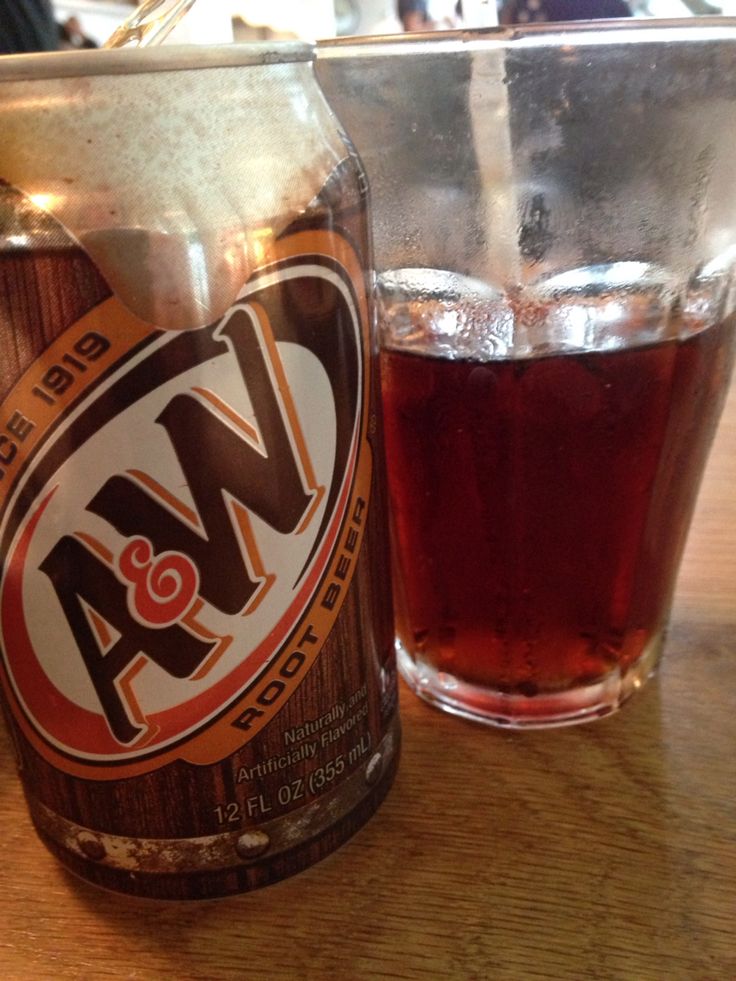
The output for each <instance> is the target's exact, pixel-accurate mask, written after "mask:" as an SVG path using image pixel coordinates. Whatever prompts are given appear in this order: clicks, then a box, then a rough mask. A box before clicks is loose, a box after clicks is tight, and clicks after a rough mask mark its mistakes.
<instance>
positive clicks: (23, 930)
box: [0, 388, 736, 981]
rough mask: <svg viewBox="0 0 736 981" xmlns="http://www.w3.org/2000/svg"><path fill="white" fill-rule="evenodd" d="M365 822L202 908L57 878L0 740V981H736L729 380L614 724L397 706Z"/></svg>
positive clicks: (407, 703) (735, 410) (732, 412)
mask: <svg viewBox="0 0 736 981" xmlns="http://www.w3.org/2000/svg"><path fill="white" fill-rule="evenodd" d="M402 708H403V720H404V739H405V742H404V754H403V762H402V766H401V769H400V772H399V777H398V779H397V782H396V784H395V786H394V789H393V790H392V792H391V793H390V795H389V797H388V800H387V801H386V803H385V804H384V805H383V807H382V808H381V810H380V811H379V813H378V815H377V816H376V817H375V818H374V819H373V820H372V821H371V822H370V823H369V824H368V826H367V827H366V828H365V829H364V830H363V831H361V832H360V834H358V835H357V837H356V838H354V839H353V840H352V841H351V842H349V843H348V844H347V845H345V846H344V847H343V848H342V849H340V851H339V852H337V853H336V854H334V855H332V856H331V857H330V858H328V859H327V860H325V861H324V862H322V863H321V864H320V865H318V866H317V867H314V868H312V869H310V870H309V871H308V872H306V873H302V874H301V875H299V876H297V877H296V878H293V879H291V880H289V881H286V882H284V883H281V884H279V885H276V886H271V887H270V888H268V889H265V890H262V891H261V892H258V893H253V894H251V895H249V896H242V897H238V898H235V899H227V900H221V901H216V902H211V903H208V904H191V905H181V904H162V905H158V904H156V903H153V902H150V901H149V902H140V901H136V900H132V899H128V898H126V897H118V896H115V895H108V894H106V893H103V892H100V891H98V890H96V889H94V888H92V887H90V886H88V885H86V884H84V883H81V882H77V881H76V880H75V879H73V878H72V877H71V876H69V875H68V874H67V873H66V872H65V871H64V870H63V869H62V868H61V867H60V866H59V865H57V863H56V862H55V861H54V860H53V859H52V858H51V857H50V856H49V855H48V854H47V853H46V851H45V850H44V848H43V847H42V846H41V845H40V844H39V842H38V841H37V840H36V838H35V836H34V833H33V831H32V829H31V826H30V824H29V821H28V819H27V817H26V813H25V808H24V803H23V799H22V795H21V791H20V788H19V786H18V783H17V780H16V777H15V774H14V772H13V765H12V761H11V754H10V751H9V747H8V745H7V741H6V740H5V739H4V738H3V740H2V742H0V828H1V829H2V833H1V835H0V867H1V868H2V880H1V882H2V886H1V887H0V977H2V978H3V979H10V981H16V979H32V981H43V979H54V981H56V979H61V978H75V979H97V978H100V979H104V978H128V979H135V981H148V979H158V978H167V979H168V978H171V979H175V981H180V979H190V978H191V979H203V981H216V979H219V978H247V979H250V978H253V979H258V981H260V979H271V978H279V979H280V978H283V979H292V978H294V979H301V978H307V979H322V978H325V979H351V981H352V979H365V978H390V979H401V978H442V979H445V978H451V979H455V978H457V979H463V981H464V979H469V981H476V979H485V978H488V979H492V981H496V979H498V981H507V979H508V981H526V979H529V981H535V979H542V978H553V979H571V981H588V979H594V981H607V979H624V981H647V979H657V981H676V979H687V981H710V979H729V981H730V979H734V978H736V923H735V919H736V803H735V801H734V791H735V789H736V388H734V389H733V390H732V393H731V398H730V401H729V404H728V406H727V409H726V413H725V415H724V418H723V421H722V424H721V428H720V431H719V435H718V438H717V442H716V445H715V447H714V451H713V454H712V457H711V464H710V467H709V471H708V474H707V477H706V481H705V484H704V487H703V491H702V494H701V498H700V503H699V508H698V513H697V515H696V519H695V526H694V530H693V533H692V535H691V538H690V542H689V546H688V550H687V555H686V558H685V562H684V566H683V569H682V574H681V577H680V583H679V588H678V593H677V598H676V603H675V608H674V614H673V622H672V629H671V634H670V640H669V644H668V648H667V652H666V655H665V662H664V664H663V668H662V671H661V675H660V678H659V680H658V681H656V682H653V683H652V684H650V685H649V686H648V687H647V688H646V689H645V690H644V691H643V692H642V693H640V694H639V695H638V696H637V697H636V698H635V699H633V700H632V701H631V702H630V703H629V704H628V705H627V706H626V707H625V708H624V710H623V711H622V712H621V713H620V714H618V715H617V716H614V717H612V718H609V719H606V720H602V721H599V722H596V723H594V724H592V725H587V726H583V727H579V728H573V729H560V730H555V731H551V732H546V733H531V734H523V735H519V734H511V733H503V732H496V731H491V730H485V729H483V728H480V727H476V726H475V725H472V724H470V723H465V722H462V721H459V720H457V719H453V718H451V717H449V716H445V715H443V714H441V713H439V712H437V711H435V710H433V709H431V708H428V707H427V706H425V705H423V704H422V703H420V702H419V701H417V700H416V699H415V698H414V697H413V696H411V695H410V694H409V693H408V692H406V691H404V692H403V698H402Z"/></svg>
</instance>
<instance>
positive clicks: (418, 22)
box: [0, 0, 736, 47]
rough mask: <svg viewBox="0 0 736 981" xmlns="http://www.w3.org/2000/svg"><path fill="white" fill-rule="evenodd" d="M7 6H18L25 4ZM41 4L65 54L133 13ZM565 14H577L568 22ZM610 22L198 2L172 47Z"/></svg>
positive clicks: (537, 12) (75, 2)
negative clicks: (555, 22)
mask: <svg viewBox="0 0 736 981" xmlns="http://www.w3.org/2000/svg"><path fill="white" fill-rule="evenodd" d="M11 2H12V3H13V5H14V6H15V5H18V6H22V5H23V3H24V2H25V0H11ZM45 2H47V3H50V6H51V8H52V10H53V15H54V17H55V20H56V22H57V24H59V25H60V27H61V44H62V46H64V47H84V46H91V45H98V44H101V43H102V42H103V41H104V40H105V38H107V37H108V36H109V35H110V34H111V33H112V30H113V29H114V28H115V26H117V25H118V24H119V23H120V21H121V20H122V19H123V18H124V17H125V16H126V15H127V14H128V13H129V12H130V8H131V6H135V5H136V2H135V0H126V2H124V0H45ZM622 2H624V3H625V2H626V0H622ZM555 4H556V5H555ZM561 4H562V6H561ZM0 7H2V3H1V2H0ZM563 7H564V9H563ZM570 9H573V10H575V9H577V11H578V12H577V13H576V14H574V15H573V16H572V17H571V16H569V12H570ZM560 10H562V14H561V13H560ZM628 12H629V13H630V14H631V15H632V16H634V17H688V16H693V15H706V14H726V15H734V16H736V0H628ZM612 15H613V16H618V15H619V14H618V13H616V11H615V8H611V7H610V5H609V4H608V0H578V2H577V4H576V0H498V2H496V0H462V2H461V3H460V4H458V3H457V2H456V0H200V2H199V3H198V4H197V5H196V6H195V7H194V9H193V10H192V12H191V13H190V14H189V16H188V17H187V18H186V19H185V22H184V23H183V24H182V25H181V26H180V27H179V28H177V30H176V31H175V32H174V35H172V38H171V41H173V42H177V41H178V42H180V43H181V42H184V43H202V44H207V43H218V42H227V41H232V40H235V41H251V40H268V39H289V38H303V39H307V40H314V39H317V38H323V37H332V36H335V35H347V34H384V33H397V32H400V31H402V30H404V29H427V28H429V29H431V28H438V29H442V28H447V27H461V26H467V27H478V26H487V25H491V24H495V23H498V22H499V20H500V21H501V22H517V23H523V22H528V21H535V20H562V19H564V20H569V19H587V18H589V17H594V16H612ZM0 21H1V17H0ZM0 30H1V24H0Z"/></svg>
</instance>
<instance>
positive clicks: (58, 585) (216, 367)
mask: <svg viewBox="0 0 736 981" xmlns="http://www.w3.org/2000/svg"><path fill="white" fill-rule="evenodd" d="M367 322H368V320H367V308H366V300H365V284H364V274H363V270H362V269H361V266H360V263H359V260H358V258H357V256H356V255H355V253H354V251H353V250H352V248H351V246H350V245H349V244H348V243H347V242H346V241H345V240H344V239H343V238H342V237H340V236H338V235H336V234H335V233H332V232H328V231H305V232H299V233H296V234H294V235H292V236H290V237H288V238H286V239H284V240H283V241H282V242H281V243H280V244H279V245H278V246H277V249H276V251H275V252H274V254H272V255H271V256H270V257H269V261H268V263H267V264H266V265H264V267H263V268H262V269H261V270H260V271H259V272H258V273H257V274H256V275H255V276H254V277H253V278H252V279H251V280H250V281H249V282H248V284H247V286H246V287H245V288H244V290H243V292H242V294H241V296H240V297H239V298H238V300H237V302H236V303H235V304H234V306H233V307H232V308H231V309H230V310H229V311H228V313H227V314H226V315H225V316H224V317H223V318H222V319H221V320H220V321H219V322H218V323H216V324H214V325H212V326H210V327H206V328H201V329H197V330H192V331H184V332H170V331H162V330H158V329H156V328H153V327H151V325H149V324H147V323H144V322H143V321H140V320H138V319H137V318H136V317H135V316H134V315H133V314H131V313H130V312H129V311H128V310H127V308H126V307H124V306H123V305H122V304H121V303H120V301H119V300H117V299H116V298H115V297H111V298H109V299H107V300H105V301H104V302H102V303H101V304H100V305H99V306H97V307H95V308H94V309H93V310H92V311H90V312H89V313H88V314H87V315H85V316H84V317H83V318H82V319H81V320H79V321H78V322H77V323H76V324H75V325H74V326H73V327H72V328H70V329H69V330H67V331H65V332H64V333H63V334H62V335H61V336H59V337H58V338H57V339H56V340H55V341H54V342H53V343H52V344H51V345H50V346H49V347H48V348H47V349H46V351H45V352H44V353H43V355H42V357H41V358H40V359H39V360H37V361H36V362H34V363H33V365H32V366H31V367H30V369H29V370H28V371H26V373H25V374H24V375H23V377H22V378H21V379H20V380H19V382H18V383H17V384H16V385H15V387H14V388H13V389H12V390H11V391H10V393H9V394H8V396H7V397H6V399H5V400H4V402H3V404H2V406H0V515H1V521H2V524H1V526H0V541H1V546H2V554H3V555H4V556H5V564H4V568H3V573H2V580H1V581H0V632H1V634H2V656H3V665H2V667H3V674H4V678H3V680H4V682H5V686H6V690H7V695H8V699H9V702H10V704H11V707H12V709H13V711H14V715H15V718H16V720H17V722H18V724H19V725H20V726H21V728H22V730H23V732H24V733H25V735H26V737H27V738H28V740H29V741H30V742H31V743H32V745H33V746H34V747H35V748H36V749H37V750H38V752H39V753H40V754H41V755H42V756H43V757H44V758H45V759H46V760H47V761H48V762H49V763H51V764H52V765H53V766H55V767H56V768H58V769H60V770H62V771H64V772H66V773H69V774H71V775H73V776H79V777H87V778H91V779H95V780H106V779H116V780H117V779H121V778H123V777H128V776H133V775H139V774H143V773H147V772H149V771H152V770H156V769H158V768H160V767H162V766H164V765H165V764H167V763H170V762H171V761H173V760H177V759H181V760H185V761H187V762H190V763H195V764H210V763H214V762H217V761H219V760H222V759H224V758H225V757H227V756H228V755H230V754H231V753H233V752H234V751H235V750H237V749H238V748H240V747H242V746H243V745H245V743H247V742H248V741H249V740H250V739H251V738H252V737H253V736H254V735H255V734H256V733H258V732H259V731H260V730H261V729H263V727H264V726H266V725H267V724H268V723H269V722H270V721H271V720H272V719H273V717H274V716H275V714H276V713H277V712H279V710H280V709H281V708H282V707H283V706H284V704H285V703H286V701H288V699H289V698H290V696H291V695H292V693H293V692H294V691H295V690H296V688H297V687H298V686H299V684H300V683H301V681H302V680H303V678H304V676H305V674H306V673H307V671H308V670H309V668H310V667H311V666H312V664H313V663H314V661H315V659H316V658H317V656H318V654H319V652H320V649H321V648H322V645H323V644H324V642H325V640H326V639H327V636H328V635H329V633H330V631H331V629H332V626H333V624H334V622H335V620H336V618H337V615H338V613H339V611H340V608H341V605H342V603H343V600H344V599H345V596H346V594H347V591H348V586H349V584H350V582H351V579H352V577H353V573H354V571H355V568H356V563H357V558H358V554H359V551H360V548H361V542H362V539H363V533H364V528H365V521H366V517H367V509H368V505H369V495H370V487H371V476H372V457H371V448H370V445H369V442H368V433H367V428H368V419H369V412H368V405H369V398H370V393H369V390H368V389H369V383H370V373H369V371H368V370H367V368H368V363H369V350H368V347H367V345H368V340H367V328H366V325H367Z"/></svg>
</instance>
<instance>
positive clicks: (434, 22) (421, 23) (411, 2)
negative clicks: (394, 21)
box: [398, 0, 462, 31]
mask: <svg viewBox="0 0 736 981" xmlns="http://www.w3.org/2000/svg"><path fill="white" fill-rule="evenodd" d="M398 13H399V19H400V20H401V25H402V27H403V28H404V30H405V31H444V30H448V29H449V28H453V27H458V26H459V18H461V17H462V0H458V2H457V3H456V4H454V5H453V4H452V3H448V2H445V3H444V4H443V3H441V2H438V0H434V2H430V0H398Z"/></svg>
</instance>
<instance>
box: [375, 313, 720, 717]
mask: <svg viewBox="0 0 736 981" xmlns="http://www.w3.org/2000/svg"><path fill="white" fill-rule="evenodd" d="M733 336H734V319H733V318H730V319H729V320H727V321H725V322H723V323H719V324H716V325H714V326H710V327H708V328H707V329H702V330H698V331H695V332H692V331H691V333H690V336H688V337H687V338H686V339H684V340H677V339H671V340H666V341H664V342H663V343H657V344H652V345H650V346H643V347H635V348H629V349H621V350H615V351H609V352H594V353H581V354H577V353H573V354H559V355H551V356H544V357H536V358H529V359H526V360H498V361H485V362H483V361H471V360H446V359H441V358H437V357H427V356H422V355H421V354H417V353H407V352H399V351H397V350H386V351H384V353H383V355H382V361H383V363H382V369H383V396H384V411H385V425H386V444H387V454H388V461H389V486H390V491H391V497H392V505H393V520H394V531H395V536H396V545H397V549H396V552H397V556H396V561H397V564H398V568H399V570H400V571H399V575H398V577H397V590H396V591H397V599H398V634H399V639H400V641H401V644H402V645H403V647H404V648H405V650H407V651H409V652H410V655H411V657H412V658H413V659H414V660H415V662H416V663H417V664H421V665H425V666H427V667H428V669H429V671H430V672H434V673H440V677H443V676H445V675H446V676H447V677H449V679H450V687H452V685H453V684H455V682H460V683H466V684H470V685H477V686H481V687H483V688H486V689H490V690H494V691H496V692H499V693H508V694H510V695H520V696H544V695H545V694H553V693H562V692H565V691H571V690H573V689H575V688H578V687H580V686H584V685H590V684H591V683H595V682H596V681H598V680H599V679H601V678H604V677H606V676H607V675H608V674H609V673H610V672H611V671H612V670H614V669H616V668H617V667H619V668H620V669H621V671H622V672H625V671H626V669H627V668H628V667H629V666H631V665H632V664H634V663H635V662H636V661H637V659H639V658H640V657H641V656H642V655H643V653H644V652H645V651H646V650H647V648H648V645H651V644H656V643H659V639H660V638H661V634H662V632H663V630H664V628H665V624H666V619H667V614H668V611H669V605H670V600H671V594H672V591H673V586H674V580H675V577H676V573H677V567H678V563H679V559H680V556H681V553H682V549H683V545H684V542H685V536H686V533H687V530H688V525H689V522H690V518H691V514H692V510H693V506H694V502H695V498H696V494H697V490H698V486H699V483H700V477H701V474H702V470H703V466H704V462H705V457H706V454H707V452H708V449H709V446H710V443H711V440H712V437H713V434H714V431H715V427H716V424H717V421H718V417H719V414H720V410H721V406H722V401H723V392H724V391H725V389H726V387H727V386H726V380H727V378H728V376H729V374H730V371H731V367H732V361H733ZM543 702H544V700H543V698H542V699H541V700H540V701H539V704H540V711H543V709H544V705H543ZM532 711H533V709H532Z"/></svg>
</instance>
